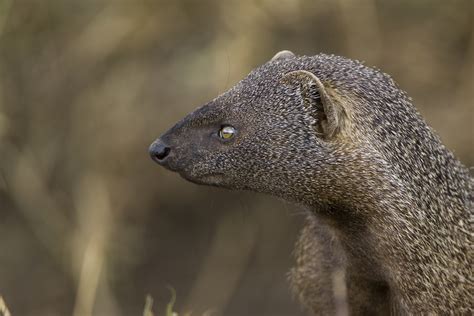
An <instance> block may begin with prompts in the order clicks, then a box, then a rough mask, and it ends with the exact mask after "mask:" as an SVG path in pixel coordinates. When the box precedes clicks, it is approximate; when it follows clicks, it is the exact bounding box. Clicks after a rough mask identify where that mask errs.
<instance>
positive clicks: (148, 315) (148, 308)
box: [143, 295, 155, 316]
mask: <svg viewBox="0 0 474 316" xmlns="http://www.w3.org/2000/svg"><path fill="white" fill-rule="evenodd" d="M143 316H155V314H153V298H152V297H151V296H150V295H147V296H146V301H145V308H144V310H143Z"/></svg>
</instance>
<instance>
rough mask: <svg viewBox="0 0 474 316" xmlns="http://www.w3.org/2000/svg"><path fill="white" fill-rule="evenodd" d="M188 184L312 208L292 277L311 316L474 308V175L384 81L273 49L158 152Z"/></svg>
mask: <svg viewBox="0 0 474 316" xmlns="http://www.w3.org/2000/svg"><path fill="white" fill-rule="evenodd" d="M149 151H150V154H151V156H152V158H153V159H154V160H155V161H156V162H158V163H159V164H160V165H162V166H164V167H166V168H168V169H170V170H172V171H176V172H178V173H179V174H180V175H181V176H182V177H184V178H185V179H187V180H189V181H192V182H195V183H198V184H205V185H212V186H218V187H223V188H228V189H239V190H242V189H243V190H251V191H256V192H262V193H268V194H272V195H275V196H278V197H280V198H283V199H285V200H288V201H292V202H296V203H297V204H300V205H303V206H304V207H305V209H307V214H308V216H307V217H308V224H307V226H306V227H305V228H304V229H303V232H302V234H301V237H300V239H299V241H298V243H297V245H296V261H297V263H296V266H295V267H294V268H293V269H292V271H291V273H290V274H291V275H290V279H291V282H292V288H293V289H294V290H295V292H296V294H297V296H298V297H299V299H300V300H301V301H302V303H303V304H304V305H305V306H306V307H307V308H308V309H310V310H311V311H312V312H313V313H314V314H317V315H330V314H333V313H335V311H336V308H337V306H338V304H339V303H340V302H339V299H340V297H339V296H338V294H337V293H336V291H335V289H334V286H335V285H334V284H335V283H334V282H333V279H334V278H333V277H334V275H335V274H336V273H342V275H343V279H342V280H343V284H344V286H345V293H346V295H345V297H346V303H345V304H346V306H347V307H348V310H349V312H350V313H351V314H358V315H370V314H380V315H386V314H389V313H392V314H420V315H421V314H423V315H425V314H457V315H460V314H472V313H473V311H474V307H473V306H474V297H473V296H474V292H473V291H474V286H473V283H474V282H473V277H474V275H473V260H472V259H473V232H472V219H473V201H474V195H473V183H474V180H473V178H472V177H471V176H470V174H469V171H468V169H467V168H466V167H464V166H463V165H462V164H461V163H460V162H459V161H458V160H457V159H456V158H455V157H454V155H453V154H452V153H451V152H450V151H449V150H448V149H446V147H445V146H444V145H443V144H442V143H441V141H440V139H439V137H438V136H437V135H436V134H435V133H434V132H433V130H432V129H431V128H430V127H428V125H427V124H426V123H425V121H424V120H423V118H422V117H421V116H420V114H419V113H418V112H417V110H416V109H415V107H414V106H413V105H412V104H411V100H410V98H409V97H408V96H407V94H406V93H405V92H403V91H401V89H400V88H399V87H398V86H397V85H396V83H395V82H394V81H393V80H392V79H391V78H390V76H388V75H386V74H384V73H382V72H380V71H378V70H376V69H372V68H369V67H366V66H364V65H363V64H362V63H360V62H358V61H353V60H350V59H346V58H343V57H338V56H334V55H325V54H319V55H316V56H312V57H308V56H295V55H294V54H293V53H291V52H289V51H283V52H280V53H278V54H276V55H275V57H273V58H272V59H271V60H270V61H269V62H267V63H266V64H264V65H262V66H260V67H258V68H257V69H255V70H253V71H252V72H251V73H250V74H249V75H248V76H247V77H246V78H244V79H243V80H242V81H240V82H239V83H238V84H237V85H235V86H234V87H232V88H231V89H230V90H228V91H227V92H225V93H223V94H222V95H220V96H218V97H217V98H215V99H214V100H212V101H210V102H209V103H207V104H205V105H204V106H202V107H200V108H198V109H197V110H196V111H194V112H193V113H191V114H189V115H188V116H186V117H185V118H184V119H182V120H181V121H180V122H178V123H177V124H176V125H175V126H174V127H172V128H171V129H170V130H169V131H167V132H166V133H165V134H163V135H162V136H161V137H160V138H158V139H157V140H156V141H155V142H153V143H152V145H151V146H150V149H149Z"/></svg>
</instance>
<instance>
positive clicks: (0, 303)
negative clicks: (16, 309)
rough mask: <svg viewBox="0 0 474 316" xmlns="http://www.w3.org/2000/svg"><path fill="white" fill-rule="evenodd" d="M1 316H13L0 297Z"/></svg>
mask: <svg viewBox="0 0 474 316" xmlns="http://www.w3.org/2000/svg"><path fill="white" fill-rule="evenodd" d="M0 316H11V314H10V311H9V310H8V307H7V304H5V301H4V300H3V297H2V296H0Z"/></svg>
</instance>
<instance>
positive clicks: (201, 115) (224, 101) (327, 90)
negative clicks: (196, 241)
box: [149, 51, 347, 200]
mask: <svg viewBox="0 0 474 316" xmlns="http://www.w3.org/2000/svg"><path fill="white" fill-rule="evenodd" d="M304 68H305V67H304V63H302V62H301V61H300V59H299V58H298V57H296V56H295V55H293V53H291V52H289V51H283V52H280V53H278V54H276V55H275V56H274V57H273V58H272V59H271V60H270V61H269V62H267V63H266V64H264V65H263V66H261V67H259V68H257V69H255V70H254V71H252V72H251V73H250V74H249V75H248V76H247V77H246V78H245V79H243V80H242V81H241V82H239V83H238V84H237V85H236V86H234V87H233V88H231V89H230V90H228V91H227V92H225V93H223V94H222V95H220V96H218V97H217V98H215V99H214V100H212V101H210V102H209V103H207V104H205V105H204V106H202V107H200V108H198V109H197V110H195V111H194V112H192V113H191V114H189V115H188V116H186V117H185V118H183V119H182V120H181V121H180V122H178V123H177V124H176V125H175V126H174V127H172V128H171V129H170V130H168V131H167V132H165V133H164V134H163V135H162V136H161V137H159V138H158V139H157V140H156V141H155V142H153V143H152V144H151V146H150V148H149V152H150V155H151V157H152V159H153V160H154V161H156V162H157V163H158V164H160V165H162V166H164V167H165V168H167V169H169V170H172V171H176V172H178V173H179V174H180V175H181V176H182V177H184V178H185V179H187V180H189V181H192V182H194V183H198V184H205V185H212V186H218V187H225V188H229V189H245V190H251V191H257V192H264V193H271V194H273V195H277V196H280V197H289V199H295V198H296V199H297V200H298V199H301V198H304V197H302V196H301V195H305V194H311V192H312V193H314V190H313V189H314V187H315V186H316V187H317V186H319V187H322V186H324V185H327V184H328V183H325V181H326V182H327V181H328V180H327V179H328V178H327V177H325V176H324V173H325V172H328V170H329V169H331V165H334V162H335V161H338V159H340V158H341V155H344V153H343V152H344V151H343V150H342V146H344V144H345V143H346V142H344V141H343V140H342V139H343V138H344V136H343V135H344V130H345V129H347V126H346V125H347V111H346V106H344V105H343V102H341V100H340V98H339V97H338V95H337V93H336V92H335V90H334V89H333V88H332V87H331V86H330V85H329V82H328V83H324V84H323V82H322V81H321V80H320V79H319V78H318V77H317V76H316V75H315V74H314V73H313V72H311V71H309V70H306V69H304ZM318 179H321V181H319V183H318ZM341 180H342V181H343V179H341ZM297 195H300V197H297Z"/></svg>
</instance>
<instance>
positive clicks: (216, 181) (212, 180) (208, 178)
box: [179, 171, 224, 186]
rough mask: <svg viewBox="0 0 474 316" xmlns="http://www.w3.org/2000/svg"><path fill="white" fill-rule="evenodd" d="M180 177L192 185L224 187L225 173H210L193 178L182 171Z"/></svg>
mask: <svg viewBox="0 0 474 316" xmlns="http://www.w3.org/2000/svg"><path fill="white" fill-rule="evenodd" d="M179 175H180V176H181V177H183V178H184V179H186V180H188V181H190V182H192V183H196V184H202V185H211V186H223V185H222V184H223V180H224V179H223V177H224V174H223V173H208V174H204V175H198V176H193V175H190V174H188V173H186V172H185V171H181V172H179Z"/></svg>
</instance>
